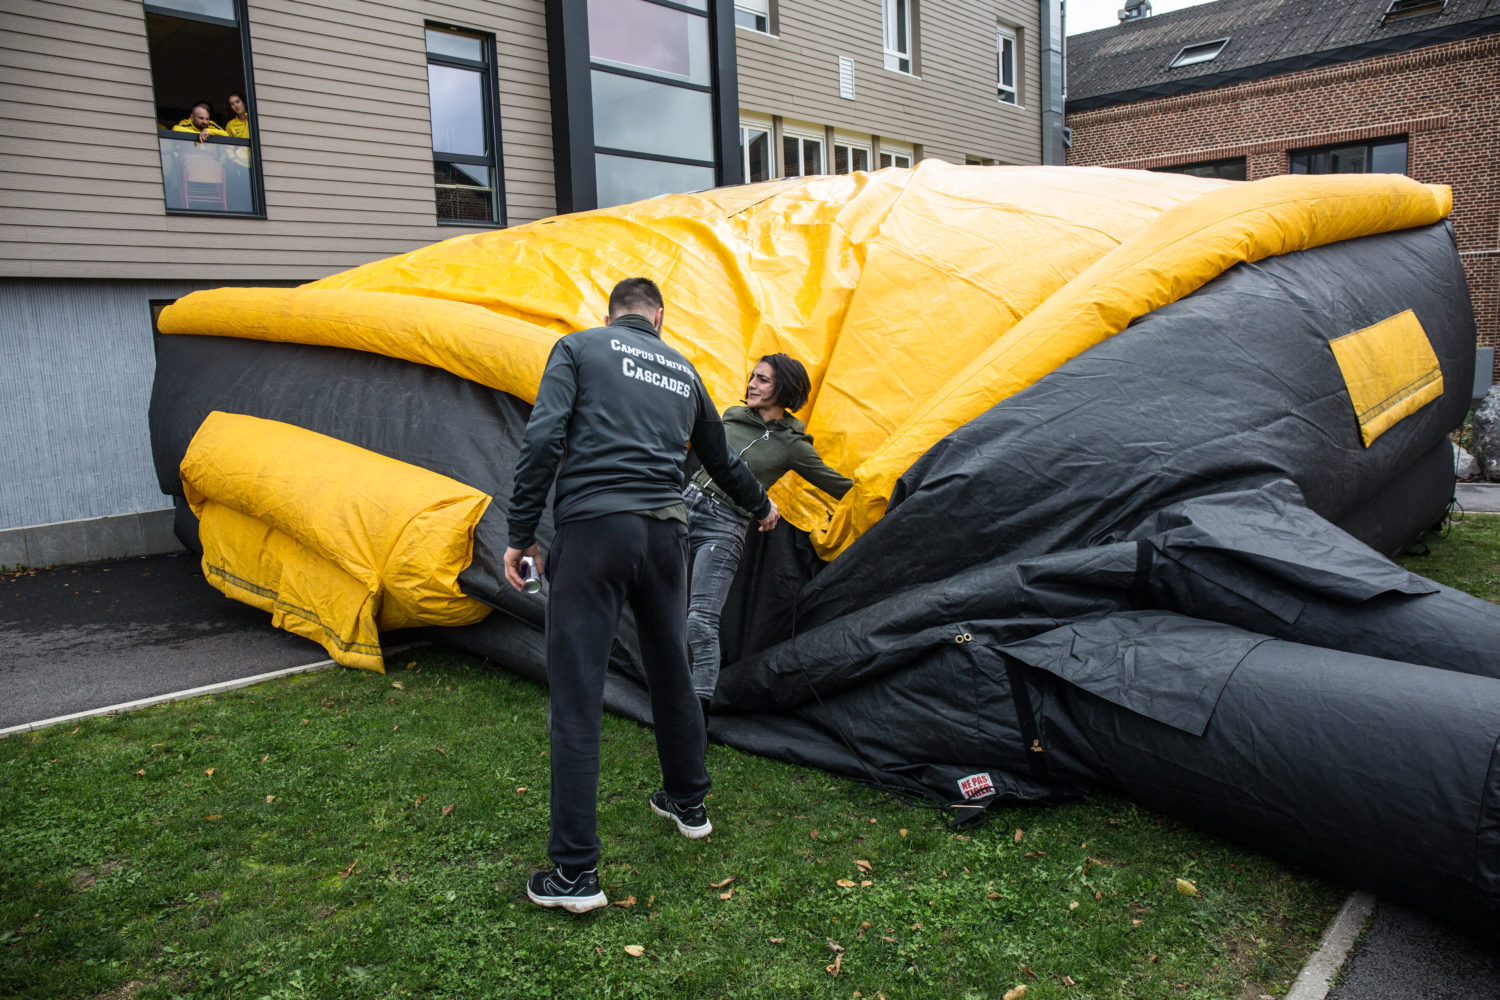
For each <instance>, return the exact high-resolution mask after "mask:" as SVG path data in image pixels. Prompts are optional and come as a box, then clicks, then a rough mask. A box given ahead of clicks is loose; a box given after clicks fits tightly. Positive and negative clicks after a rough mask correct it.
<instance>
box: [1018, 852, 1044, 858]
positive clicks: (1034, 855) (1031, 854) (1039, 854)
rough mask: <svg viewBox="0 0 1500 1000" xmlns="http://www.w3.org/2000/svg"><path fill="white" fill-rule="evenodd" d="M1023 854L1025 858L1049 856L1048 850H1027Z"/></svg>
mask: <svg viewBox="0 0 1500 1000" xmlns="http://www.w3.org/2000/svg"><path fill="white" fill-rule="evenodd" d="M1021 856H1022V857H1023V858H1045V857H1046V856H1047V852H1046V851H1027V852H1026V853H1025V854H1023V855H1021Z"/></svg>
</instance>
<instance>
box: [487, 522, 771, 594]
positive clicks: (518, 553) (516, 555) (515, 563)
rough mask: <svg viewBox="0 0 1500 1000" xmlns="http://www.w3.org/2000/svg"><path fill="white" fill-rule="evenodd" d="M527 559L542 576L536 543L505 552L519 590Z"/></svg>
mask: <svg viewBox="0 0 1500 1000" xmlns="http://www.w3.org/2000/svg"><path fill="white" fill-rule="evenodd" d="M772 513H774V511H773V512H772ZM762 530H764V529H762ZM527 558H530V559H532V560H534V561H535V562H536V573H537V576H541V575H542V550H541V549H540V548H539V547H538V546H537V544H536V542H532V543H531V544H530V545H528V546H526V547H525V548H524V549H517V548H508V549H506V550H505V582H506V583H508V584H510V585H511V586H512V587H514V588H515V589H517V590H524V589H526V581H525V580H523V579H521V560H522V559H527Z"/></svg>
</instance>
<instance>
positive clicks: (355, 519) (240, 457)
mask: <svg viewBox="0 0 1500 1000" xmlns="http://www.w3.org/2000/svg"><path fill="white" fill-rule="evenodd" d="M181 473H182V485H183V490H184V494H185V496H186V497H187V501H188V503H189V505H191V507H192V508H193V512H194V513H195V514H196V515H197V516H198V519H199V538H200V540H201V541H202V544H203V573H204V576H205V577H207V578H208V580H209V581H210V582H211V583H213V585H214V586H216V587H218V588H219V589H220V590H221V591H223V592H224V593H225V594H227V595H229V596H230V597H233V598H235V599H237V600H240V601H244V602H245V603H247V604H250V605H252V606H254V607H258V608H261V609H262V610H264V611H267V612H269V613H270V614H271V615H272V621H273V623H274V624H275V625H276V626H277V627H279V628H284V629H286V630H287V631H289V632H293V633H296V634H297V635H302V636H305V637H307V638H309V639H312V640H313V641H314V642H317V643H319V644H320V645H322V646H323V648H324V649H326V650H328V653H329V655H330V656H332V657H333V659H334V660H335V661H337V662H338V663H341V664H343V665H345V666H349V667H360V668H363V669H366V670H376V671H380V672H384V669H385V667H384V660H383V658H382V655H381V649H380V637H379V632H380V631H381V630H383V629H393V628H408V627H413V626H418V625H468V624H472V623H474V622H477V621H480V620H481V619H483V618H484V617H485V616H486V615H487V614H488V613H489V610H490V609H489V607H488V606H487V605H485V604H482V603H480V602H479V601H476V600H474V599H472V598H470V597H466V596H465V595H464V594H463V592H462V591H461V590H460V589H459V586H458V574H459V573H461V572H463V570H464V569H466V568H467V567H468V565H469V562H470V560H471V559H472V558H473V550H474V546H473V535H474V526H475V525H476V524H477V523H478V521H479V518H480V517H481V516H482V515H483V514H484V512H485V509H486V508H487V507H488V506H489V503H490V498H489V496H487V495H486V494H484V493H482V492H480V491H479V490H476V489H474V488H473V487H470V486H466V485H464V484H463V483H460V482H457V481H456V480H453V479H450V478H448V477H447V476H443V475H439V474H438V473H436V472H431V471H429V470H427V469H423V468H419V467H417V466H414V465H408V464H407V463H405V462H401V461H398V460H396V459H393V458H387V457H385V456H383V455H378V454H376V453H375V452H372V451H367V450H366V449H364V448H360V447H357V446H355V445H351V444H347V443H345V442H343V441H339V440H337V439H335V438H331V437H327V436H325V435H322V434H318V433H315V432H313V431H309V430H305V429H303V428H300V427H294V426H292V425H290V424H284V423H279V422H277V421H274V420H262V419H259V418H257V417H250V416H244V415H241V414H230V413H221V412H217V411H216V412H214V413H211V414H209V416H208V418H207V419H206V420H204V421H203V425H202V426H201V427H199V428H198V432H197V433H196V434H195V435H193V440H192V442H191V444H189V446H188V450H187V455H186V456H185V457H184V459H183V462H182V468H181Z"/></svg>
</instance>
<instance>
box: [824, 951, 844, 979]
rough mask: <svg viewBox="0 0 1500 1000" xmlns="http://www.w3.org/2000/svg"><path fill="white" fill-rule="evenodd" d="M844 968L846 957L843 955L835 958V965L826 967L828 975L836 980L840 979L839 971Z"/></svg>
mask: <svg viewBox="0 0 1500 1000" xmlns="http://www.w3.org/2000/svg"><path fill="white" fill-rule="evenodd" d="M843 967H844V956H843V955H842V954H839V955H835V956H833V964H832V965H827V966H824V968H825V969H826V970H827V971H828V974H829V975H830V976H832V977H833V978H834V979H837V978H838V977H839V971H840V970H841V969H843Z"/></svg>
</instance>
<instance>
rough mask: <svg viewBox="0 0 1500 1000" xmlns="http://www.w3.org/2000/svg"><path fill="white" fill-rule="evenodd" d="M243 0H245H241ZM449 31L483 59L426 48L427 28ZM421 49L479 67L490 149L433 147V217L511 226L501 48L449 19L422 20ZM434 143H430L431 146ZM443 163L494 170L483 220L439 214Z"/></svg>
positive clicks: (458, 65) (485, 34)
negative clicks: (472, 43)
mask: <svg viewBox="0 0 1500 1000" xmlns="http://www.w3.org/2000/svg"><path fill="white" fill-rule="evenodd" d="M240 2H243V0H240ZM429 29H430V30H434V31H446V32H450V33H452V34H455V35H466V36H468V37H470V38H473V39H475V40H476V41H478V42H479V43H480V48H481V51H482V52H483V53H484V59H483V60H482V61H476V60H473V59H463V58H460V57H458V56H450V55H444V54H442V53H437V52H433V51H431V50H430V49H428V48H427V32H428V30H429ZM422 50H423V53H424V54H425V55H426V57H427V61H426V63H424V65H425V66H433V65H437V66H447V67H449V68H451V69H467V70H476V71H478V73H479V75H480V79H481V80H483V81H484V83H483V86H482V87H481V88H480V94H481V99H482V101H483V104H484V106H483V109H482V111H481V116H482V117H483V125H484V146H485V149H487V150H489V155H487V156H474V155H473V154H469V153H439V152H438V151H437V150H436V149H433V150H432V165H433V171H434V177H433V189H432V211H433V218H434V219H435V220H436V222H437V224H438V225H440V226H458V227H461V228H464V229H504V228H505V227H506V226H507V225H509V222H508V219H509V214H508V211H507V204H506V202H507V199H506V197H505V153H504V150H503V149H502V142H501V138H502V129H501V121H500V64H499V58H498V49H497V47H496V45H495V35H494V33H493V32H489V31H480V30H478V29H477V28H468V27H464V26H463V25H459V24H451V23H449V22H446V21H430V20H429V21H423V22H422ZM427 102H428V103H427V128H428V132H429V136H428V138H429V140H430V139H431V135H430V133H431V130H432V93H431V91H430V89H429V91H428V94H427ZM430 144H431V143H430V142H429V145H430ZM440 163H461V164H464V165H466V166H484V167H488V168H489V169H490V172H491V178H492V179H491V183H490V217H489V219H486V220H484V221H480V220H477V219H448V218H444V217H443V216H442V215H441V214H439V213H440V203H439V201H438V197H437V177H436V171H437V166H438V164H440Z"/></svg>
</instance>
